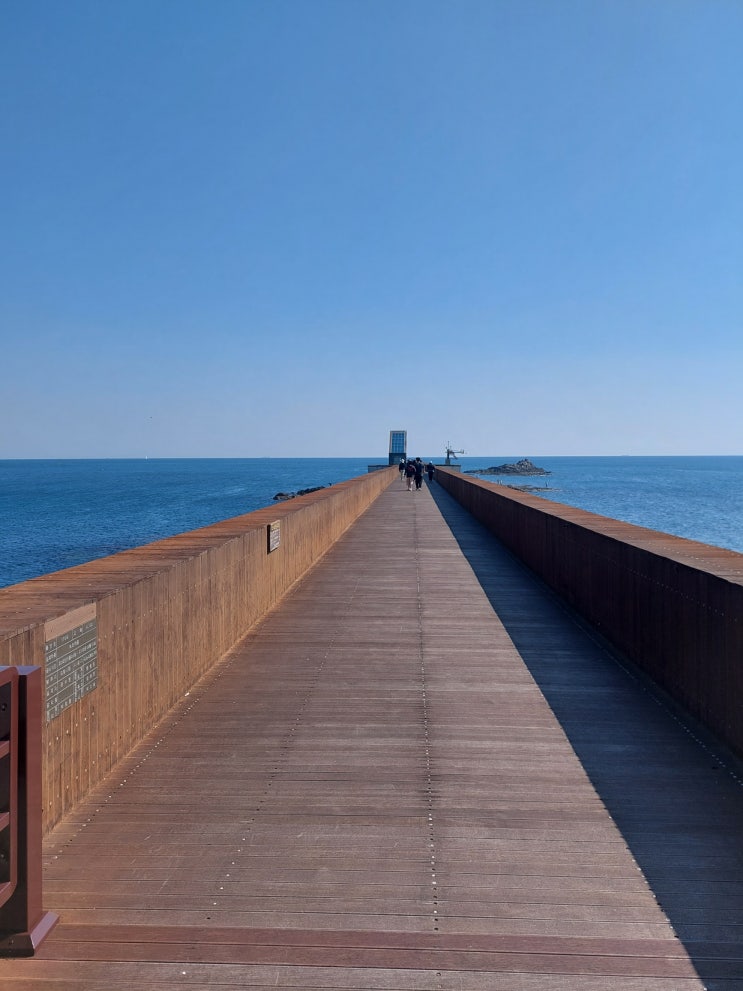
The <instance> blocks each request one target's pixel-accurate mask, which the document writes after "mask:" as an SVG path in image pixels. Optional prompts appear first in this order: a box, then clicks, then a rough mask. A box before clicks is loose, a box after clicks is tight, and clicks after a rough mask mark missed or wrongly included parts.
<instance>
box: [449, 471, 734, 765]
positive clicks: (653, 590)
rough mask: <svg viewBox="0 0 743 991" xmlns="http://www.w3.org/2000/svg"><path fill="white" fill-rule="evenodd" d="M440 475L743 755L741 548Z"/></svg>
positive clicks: (511, 545)
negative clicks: (711, 543)
mask: <svg viewBox="0 0 743 991" xmlns="http://www.w3.org/2000/svg"><path fill="white" fill-rule="evenodd" d="M439 483H440V484H441V485H442V487H444V488H445V489H446V490H447V491H449V492H450V493H451V494H452V495H453V496H454V497H455V498H456V499H457V500H458V501H459V502H460V503H461V504H462V505H463V506H464V507H465V508H467V510H468V511H469V512H471V513H472V514H473V516H474V517H475V518H476V519H478V520H479V521H480V522H481V523H483V525H485V526H486V527H487V528H488V529H489V530H490V531H491V532H492V533H493V534H494V535H495V536H497V537H498V539H499V540H501V541H502V542H503V543H504V544H505V545H506V546H507V547H508V548H509V549H510V550H511V551H512V552H513V553H514V554H516V556H517V557H519V558H520V559H521V560H522V561H523V562H524V563H525V564H526V565H527V566H528V567H529V568H531V569H532V570H533V571H534V572H535V574H537V575H539V577H540V578H542V579H543V580H544V581H545V582H547V583H548V584H549V585H550V586H551V587H552V588H553V589H554V590H555V591H556V592H557V593H558V594H559V595H560V596H561V597H562V598H563V599H564V600H565V601H566V602H567V603H568V604H569V605H570V606H571V607H572V608H574V609H576V610H577V611H578V612H579V613H581V614H582V615H583V616H584V617H585V618H586V619H587V620H588V621H589V622H590V623H592V624H593V625H594V626H595V627H596V628H597V629H598V630H599V631H600V632H601V633H602V634H603V635H604V636H605V637H606V638H607V640H609V641H610V642H611V643H613V644H614V645H615V647H617V648H618V649H619V650H620V651H621V652H623V653H624V654H625V655H626V656H627V657H629V658H630V659H631V660H632V661H634V662H635V663H636V664H638V665H639V666H640V667H642V668H643V669H644V670H645V671H646V672H647V673H648V674H649V675H650V677H652V678H653V679H654V680H655V681H656V682H657V683H658V684H659V685H660V686H661V687H662V688H663V689H664V690H665V691H667V692H668V693H669V694H670V695H672V696H673V697H674V698H675V699H676V700H677V701H678V702H679V703H680V704H681V705H682V706H684V707H685V708H686V709H687V710H688V711H689V713H691V715H693V716H694V717H696V718H698V719H699V720H701V721H702V722H704V723H705V725H706V726H708V727H709V728H710V729H711V730H712V731H713V732H714V733H715V734H717V735H718V736H719V737H720V739H721V740H723V741H724V742H725V743H726V744H727V745H728V746H730V747H732V748H733V749H734V750H735V751H736V752H737V753H738V754H740V755H743V664H742V663H741V660H740V659H741V657H743V555H741V554H737V553H735V552H734V551H726V550H723V549H721V548H715V547H710V546H708V545H706V544H699V543H697V542H695V541H690V540H683V539H682V538H679V537H673V536H670V535H668V534H663V533H659V532H657V531H653V530H647V529H644V528H642V527H636V526H632V525H631V524H628V523H621V522H619V521H617V520H611V519H608V518H606V517H602V516H597V515H595V514H592V513H587V512H585V511H583V510H577V509H574V508H573V507H570V506H563V505H560V504H558V503H553V502H551V501H549V500H545V499H541V498H539V497H536V496H531V495H528V494H525V493H519V492H516V491H514V490H506V491H504V487H502V486H499V487H495V486H492V485H490V484H489V483H487V482H480V481H477V480H474V479H469V478H463V477H462V476H461V475H460V474H458V473H452V472H446V471H445V469H442V472H441V478H440V479H439Z"/></svg>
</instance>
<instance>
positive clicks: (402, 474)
mask: <svg viewBox="0 0 743 991" xmlns="http://www.w3.org/2000/svg"><path fill="white" fill-rule="evenodd" d="M397 468H398V471H399V472H400V481H401V482H402V481H403V480H404V479H405V458H400V463H399V464H398V466H397Z"/></svg>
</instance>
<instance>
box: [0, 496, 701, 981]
mask: <svg viewBox="0 0 743 991" xmlns="http://www.w3.org/2000/svg"><path fill="white" fill-rule="evenodd" d="M475 539H477V537H476V538H475ZM488 560H489V559H488ZM488 566H490V565H489V564H488ZM492 567H493V568H495V569H496V570H497V571H498V574H499V576H500V574H501V571H502V568H503V563H502V562H501V561H496V560H493V563H492ZM513 582H514V579H513V577H512V576H508V575H506V574H505V573H503V577H502V579H501V578H500V577H499V578H498V582H497V583H498V585H499V586H502V587H503V588H505V589H506V591H508V592H509V600H510V602H511V604H512V605H513V607H514V608H515V609H516V610H517V611H518V610H523V608H524V603H525V592H524V590H523V589H522V588H520V587H518V588H517V587H516V586H515V585H514V584H513ZM561 618H563V619H564V617H561ZM523 620H524V623H525V624H526V626H527V627H528V628H529V629H530V630H531V636H532V638H533V642H534V643H536V644H537V645H538V650H539V651H540V652H541V651H544V652H556V653H558V654H559V655H561V656H562V655H564V656H566V657H567V658H568V659H569V661H570V663H571V664H574V663H577V661H576V660H575V657H576V656H577V654H579V653H580V652H581V651H582V650H583V649H584V648H583V647H581V646H580V645H579V644H578V643H577V642H574V634H573V628H572V626H571V627H570V629H569V630H568V632H565V631H564V630H563V629H562V628H557V629H555V628H554V624H553V623H552V621H550V623H547V622H546V621H545V618H544V616H543V615H542V613H541V611H540V609H539V608H535V607H534V605H533V603H529V604H528V612H527V614H525V615H523ZM584 681H585V679H584V677H583V676H582V675H580V674H579V675H577V676H576V682H577V683H578V684H579V685H582V684H583V683H584ZM577 705H578V707H579V708H580V709H581V712H583V710H586V711H587V714H588V712H589V711H590V720H587V722H586V724H585V725H586V727H587V726H588V725H590V727H591V728H592V729H593V730H594V731H595V730H596V727H597V726H599V727H600V726H601V721H602V719H605V717H606V713H605V710H604V709H603V707H600V708H597V707H596V705H595V704H594V703H593V702H592V700H591V699H590V698H589V699H588V700H585V699H581V700H579V701H578V702H577ZM643 716H644V712H643ZM106 785H107V787H106V788H105V789H100V790H99V791H98V792H97V793H96V794H95V795H94V796H92V798H91V800H90V801H88V802H86V803H84V804H83V805H81V806H80V807H79V808H78V809H77V810H76V811H75V813H74V814H73V815H71V816H68V817H66V818H65V820H63V822H62V823H60V824H59V826H58V827H57V828H56V829H55V830H54V832H53V833H52V834H51V835H50V836H49V838H48V840H47V843H46V868H45V870H46V877H45V879H46V890H47V898H48V899H49V900H50V904H53V905H54V907H55V908H57V909H58V910H59V911H60V914H61V917H62V921H61V923H60V926H59V927H58V928H57V930H55V932H54V933H52V935H51V937H50V939H49V940H48V941H47V943H46V944H45V945H44V946H43V947H42V948H41V950H40V952H39V954H38V956H37V958H36V959H34V960H32V961H27V962H26V963H27V967H26V969H25V970H21V969H20V966H19V965H18V964H14V965H13V966H12V969H11V970H8V971H6V972H5V976H7V978H8V979H9V980H11V981H18V980H19V979H21V978H23V979H24V980H25V981H26V982H33V987H34V991H45V989H47V988H48V989H49V991H52V988H53V987H55V984H54V982H57V985H56V986H57V987H58V986H60V983H61V985H62V986H64V982H65V981H67V982H68V983H72V986H74V987H75V989H76V991H99V989H100V988H102V987H104V986H105V987H106V988H107V989H109V988H119V987H120V988H124V987H126V988H127V989H142V991H144V989H148V991H150V989H151V988H153V987H160V986H162V987H163V988H164V989H165V988H168V989H169V988H175V987H176V986H177V987H189V986H193V987H197V988H206V987H215V986H219V987H223V988H225V989H228V988H235V989H237V988H246V987H260V988H263V987H285V988H290V987H291V988H304V989H313V988H317V989H319V988H329V987H332V988H335V989H349V991H350V989H367V991H368V989H371V988H379V989H382V988H385V989H391V988H398V989H400V988H417V989H419V991H421V989H427V991H431V989H433V988H438V989H442V991H443V989H449V988H451V989H453V988H459V989H463V988H470V989H481V991H482V989H485V988H487V989H488V991H506V989H507V991H514V989H515V988H516V987H523V988H527V987H528V988H529V989H530V991H548V989H549V991H568V989H569V991H620V989H621V991H668V989H669V987H673V991H700V989H701V987H702V982H701V981H700V980H699V977H698V976H697V974H696V971H695V968H694V966H693V964H692V962H691V961H690V959H689V956H688V952H687V949H686V947H685V945H684V944H682V943H681V942H680V941H679V940H678V939H676V937H675V935H674V933H673V931H672V929H671V927H670V925H669V922H668V919H667V917H666V916H665V915H664V913H663V911H662V910H661V909H660V908H659V906H658V904H657V901H656V897H655V893H654V892H653V890H652V889H651V888H650V886H649V885H648V883H647V881H646V880H645V878H644V876H643V874H642V873H641V872H640V871H639V870H638V866H637V864H636V863H635V861H634V859H633V857H632V855H631V853H630V851H629V849H628V847H627V844H626V842H625V839H624V837H623V835H622V832H621V831H620V829H619V828H618V827H617V825H616V823H615V822H614V821H613V819H612V817H611V816H610V815H609V814H608V813H607V810H606V808H605V805H604V803H603V801H602V799H601V797H600V796H599V795H598V793H597V792H596V790H595V788H594V787H593V785H592V783H591V781H590V780H589V777H588V776H587V774H586V772H585V770H584V768H583V767H582V765H581V763H580V761H579V760H578V758H577V756H576V754H575V752H574V750H573V748H572V747H571V745H570V744H569V743H568V741H567V738H566V736H565V733H564V731H563V728H562V726H561V724H560V722H559V721H558V720H557V718H556V717H555V714H554V712H553V709H552V707H551V705H550V704H548V702H547V700H546V698H545V696H544V694H543V692H542V691H541V689H540V687H539V686H538V685H537V684H536V683H535V681H534V678H533V676H532V674H531V673H530V671H529V670H528V668H527V667H526V665H525V664H524V662H523V660H522V659H521V656H520V654H519V652H518V651H517V650H516V649H515V647H514V644H513V641H512V639H511V637H510V635H509V633H508V632H507V631H506V629H505V628H504V626H503V624H502V623H501V621H500V619H499V617H498V616H497V615H496V613H495V612H494V610H493V607H492V604H491V602H490V601H489V598H488V596H487V595H486V594H485V591H484V589H483V587H482V585H481V584H480V581H479V579H478V577H477V576H476V575H475V573H474V572H473V569H472V566H471V564H470V563H469V561H468V560H467V559H466V558H465V557H464V556H463V554H462V552H461V550H460V548H459V545H458V544H457V541H456V540H455V538H454V536H453V534H452V531H451V529H450V527H449V526H448V524H447V523H446V522H445V521H444V519H443V517H442V515H441V512H440V511H439V509H438V508H437V506H436V504H435V503H434V501H433V499H432V497H431V494H430V492H429V490H428V489H427V487H426V488H424V489H423V490H422V491H421V492H413V493H410V492H407V490H406V489H404V488H403V487H401V486H399V485H393V486H392V487H390V488H389V489H388V490H387V491H386V492H385V493H384V494H383V495H382V496H381V497H380V499H379V500H378V501H377V502H376V503H375V504H374V505H373V506H372V507H371V508H370V510H369V512H368V513H366V514H365V515H364V516H363V517H362V518H361V519H360V520H359V521H358V522H357V523H356V524H355V525H354V526H353V527H352V528H350V529H349V530H348V531H347V532H346V534H344V536H343V537H342V538H341V539H340V540H339V541H338V543H337V544H336V545H335V546H334V547H333V548H332V549H331V551H330V552H329V553H328V554H327V555H326V556H325V557H324V558H323V560H322V561H321V562H320V563H319V564H318V566H317V567H316V568H315V569H313V571H312V572H311V573H309V574H308V575H306V576H305V577H304V578H303V579H302V580H301V581H299V582H298V583H297V584H296V585H295V587H294V588H293V589H292V591H291V593H290V594H289V595H288V596H286V597H285V598H284V600H283V601H282V603H281V605H280V606H279V607H278V608H277V609H275V610H273V611H272V612H271V613H270V614H269V615H267V616H266V617H265V618H264V620H263V621H262V622H261V623H260V624H258V625H256V626H255V627H254V629H253V630H252V631H251V633H250V634H249V635H248V636H247V637H246V638H245V639H244V640H243V641H241V642H240V644H238V645H237V646H236V647H235V649H234V650H233V651H232V652H231V653H230V655H229V657H228V658H226V659H225V661H224V663H223V664H222V665H220V666H218V667H217V668H215V669H213V670H212V671H211V672H210V673H209V674H208V675H207V677H206V678H205V679H204V681H203V682H202V683H201V684H200V685H199V686H198V687H197V689H195V690H194V691H193V692H192V693H191V695H190V696H189V697H188V698H187V699H183V700H182V701H181V703H180V704H179V706H178V707H177V708H176V709H175V710H174V712H173V713H172V714H171V715H170V716H169V717H168V719H167V720H165V721H164V722H163V723H162V724H161V725H160V726H159V727H158V728H157V730H156V731H154V732H153V733H151V734H150V735H149V736H148V737H147V739H146V740H145V741H143V743H142V745H141V746H140V747H138V748H137V749H136V750H135V751H133V752H132V753H131V754H130V755H129V756H128V757H127V758H126V760H125V761H123V762H122V764H121V765H120V767H119V768H117V769H116V771H115V773H114V774H112V775H111V776H110V777H109V779H108V781H107V782H106ZM21 986H22V985H21Z"/></svg>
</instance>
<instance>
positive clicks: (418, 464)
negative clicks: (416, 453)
mask: <svg viewBox="0 0 743 991" xmlns="http://www.w3.org/2000/svg"><path fill="white" fill-rule="evenodd" d="M421 485H423V462H422V461H421V459H420V458H416V459H415V487H416V489H419V488H420V487H421Z"/></svg>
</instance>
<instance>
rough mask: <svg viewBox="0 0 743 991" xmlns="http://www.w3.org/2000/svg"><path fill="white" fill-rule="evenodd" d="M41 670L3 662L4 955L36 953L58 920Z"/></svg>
mask: <svg viewBox="0 0 743 991" xmlns="http://www.w3.org/2000/svg"><path fill="white" fill-rule="evenodd" d="M41 674H42V672H41V668H37V667H22V668H14V667H0V957H10V956H18V957H25V956H31V955H32V954H33V952H34V950H35V949H36V947H37V946H38V945H39V943H41V941H42V940H43V939H44V937H45V936H46V935H47V934H48V933H49V932H50V930H51V929H52V927H53V926H54V925H55V924H56V922H57V916H56V915H54V913H52V912H45V911H44V909H43V907H42V903H41V838H42V837H41V805H42V799H41V715H42V690H43V686H42V681H41Z"/></svg>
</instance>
